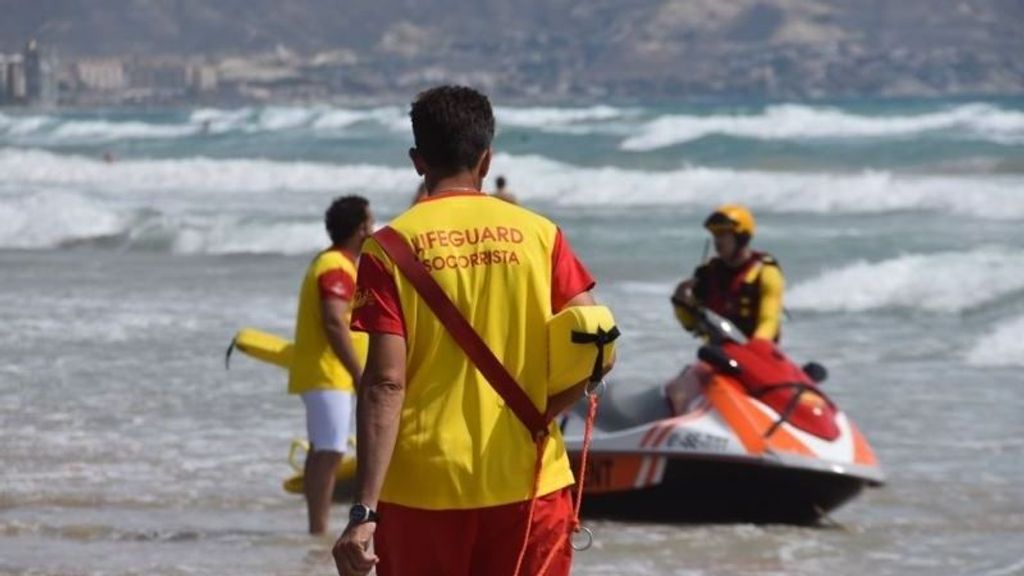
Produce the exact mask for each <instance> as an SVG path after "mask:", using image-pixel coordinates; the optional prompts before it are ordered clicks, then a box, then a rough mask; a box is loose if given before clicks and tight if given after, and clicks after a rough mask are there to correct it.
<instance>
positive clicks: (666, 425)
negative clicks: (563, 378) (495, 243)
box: [561, 308, 885, 524]
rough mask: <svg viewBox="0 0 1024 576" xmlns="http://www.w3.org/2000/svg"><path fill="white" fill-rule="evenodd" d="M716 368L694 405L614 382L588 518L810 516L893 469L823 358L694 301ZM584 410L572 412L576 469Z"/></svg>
mask: <svg viewBox="0 0 1024 576" xmlns="http://www.w3.org/2000/svg"><path fill="white" fill-rule="evenodd" d="M693 312H694V315H695V317H696V318H697V319H698V332H699V333H700V335H702V336H704V338H705V339H706V344H705V345H703V346H702V347H701V348H700V349H699V351H698V358H699V359H700V360H701V361H702V362H704V363H706V364H707V365H709V366H710V374H711V375H710V378H708V379H706V380H705V381H704V383H703V384H702V386H701V390H700V393H699V395H698V396H697V397H696V399H695V400H694V401H693V402H691V403H689V404H688V408H689V409H688V410H687V411H686V412H685V413H683V414H680V415H673V414H672V412H671V408H670V404H669V403H668V402H667V399H666V397H665V396H664V393H663V387H662V386H660V385H659V386H656V387H654V388H647V389H644V390H639V391H633V392H629V391H623V390H621V389H619V388H617V387H616V386H614V385H612V386H608V387H607V388H606V392H605V394H604V397H603V398H601V400H600V407H599V410H598V416H597V418H596V421H595V423H594V431H593V438H592V442H591V445H590V451H589V457H588V462H587V468H586V473H585V477H584V478H583V479H582V480H583V504H582V510H581V512H582V514H583V515H584V516H585V517H587V516H589V517H598V518H614V519H622V520H641V521H665V522H753V523H791V524H811V523H816V522H818V521H820V520H821V519H822V518H823V517H826V516H827V514H828V513H829V512H831V511H832V510H834V509H836V508H838V507H839V506H841V505H843V504H844V503H846V502H848V501H849V500H850V499H852V498H854V497H855V496H857V495H858V494H860V492H861V491H862V490H864V488H866V487H878V486H882V485H883V484H884V482H885V475H884V473H883V472H882V469H881V467H880V466H879V463H878V460H877V458H876V457H875V454H874V451H873V450H872V448H871V445H870V444H868V442H867V440H866V439H865V437H864V435H863V434H862V433H861V432H860V430H859V429H858V428H857V426H856V425H855V424H854V423H853V421H852V420H851V419H850V417H849V416H848V415H847V414H846V413H844V412H843V411H842V410H840V409H839V407H838V406H836V404H835V403H834V402H833V401H832V400H831V399H830V398H829V397H828V396H827V395H826V394H825V393H824V392H823V391H822V390H821V386H820V383H821V381H823V380H824V379H825V377H826V376H827V372H826V370H825V369H824V367H822V366H821V365H820V364H816V363H810V364H808V365H807V366H804V367H800V366H797V365H796V364H795V363H793V361H792V360H790V359H789V358H788V357H786V356H785V355H784V354H783V353H782V351H781V350H779V349H778V347H777V346H776V345H775V344H774V343H772V342H769V341H765V340H748V339H747V338H746V337H745V336H744V335H743V334H742V333H741V332H740V331H739V329H737V328H736V326H735V325H733V324H732V323H731V322H729V321H728V320H726V319H725V318H722V317H721V316H718V315H717V314H715V313H714V312H712V311H710V310H707V309H703V308H694V310H693ZM585 416H586V410H585V408H584V407H583V406H580V405H578V406H577V407H576V408H575V409H574V410H573V411H571V412H570V413H569V414H568V415H567V416H565V417H563V421H562V423H561V424H562V427H563V432H564V435H565V442H566V448H567V449H568V451H569V454H570V457H571V458H572V460H573V469H574V470H578V469H579V467H578V465H579V458H580V454H581V451H582V447H583V446H582V445H583V430H584V421H585Z"/></svg>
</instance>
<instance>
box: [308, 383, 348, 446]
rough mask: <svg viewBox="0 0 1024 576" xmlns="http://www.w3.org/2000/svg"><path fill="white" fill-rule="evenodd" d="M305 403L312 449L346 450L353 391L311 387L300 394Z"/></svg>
mask: <svg viewBox="0 0 1024 576" xmlns="http://www.w3.org/2000/svg"><path fill="white" fill-rule="evenodd" d="M302 403H303V404H305V405H306V433H307V434H308V435H309V443H310V444H311V445H312V447H311V448H310V449H311V450H312V451H314V452H340V453H342V454H344V453H345V448H346V446H347V445H348V434H349V425H350V424H351V422H352V393H351V392H342V391H341V390H312V391H309V392H306V393H305V394H303V395H302Z"/></svg>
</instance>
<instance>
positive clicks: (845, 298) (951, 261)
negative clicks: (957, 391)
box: [786, 246, 1024, 313]
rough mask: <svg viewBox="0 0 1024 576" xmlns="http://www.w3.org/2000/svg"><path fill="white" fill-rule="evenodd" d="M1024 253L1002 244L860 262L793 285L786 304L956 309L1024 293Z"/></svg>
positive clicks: (846, 308)
mask: <svg viewBox="0 0 1024 576" xmlns="http://www.w3.org/2000/svg"><path fill="white" fill-rule="evenodd" d="M1022 267H1024V254H1022V253H1021V252H1020V251H1015V250H1010V249H1007V248H1002V247H994V246H989V247H982V248H978V249H976V250H972V251H967V252H940V253H935V254H909V255H905V256H900V257H898V258H893V259H890V260H883V261H881V262H867V261H858V262H854V263H852V264H848V265H846V266H843V267H841V268H838V269H835V270H829V271H826V272H824V273H823V274H821V275H820V276H818V277H816V278H812V279H810V280H807V281H805V282H801V283H799V284H797V285H796V286H795V287H794V288H793V289H792V290H790V291H789V292H788V293H787V295H786V304H787V306H790V307H792V308H793V309H797V310H812V311H821V312H862V311H867V310H880V309H897V308H902V309H913V310H924V311H933V312H946V313H956V312H963V311H966V310H971V309H975V308H978V307H980V306H982V305H984V304H986V303H990V302H993V301H995V300H998V299H1001V298H1006V297H1013V295H1015V294H1017V293H1022V294H1024V275H1022V274H1021V273H1020V271H1021V269H1022Z"/></svg>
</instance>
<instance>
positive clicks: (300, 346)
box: [288, 248, 365, 394]
mask: <svg viewBox="0 0 1024 576" xmlns="http://www.w3.org/2000/svg"><path fill="white" fill-rule="evenodd" d="M355 287H356V265H355V262H354V259H353V258H352V257H351V256H349V255H348V254H346V253H345V252H344V251H343V250H341V249H339V248H329V249H327V250H324V251H323V252H321V253H319V254H317V256H316V258H314V259H313V262H311V263H310V265H309V268H308V269H307V270H306V275H305V277H303V279H302V288H301V290H300V292H299V310H298V314H297V315H296V318H295V348H294V350H295V351H294V355H293V357H292V364H291V369H290V370H289V371H288V393H289V394H302V393H304V392H309V391H310V390H345V391H351V390H354V389H355V386H354V383H353V381H352V375H351V374H349V373H348V370H345V367H344V366H343V365H342V363H341V360H338V357H337V356H336V355H335V354H334V350H332V349H331V346H330V344H329V343H328V342H327V333H326V331H325V330H324V319H323V313H322V312H321V302H322V301H323V300H325V299H329V298H338V299H340V300H346V301H350V300H352V296H353V294H354V293H355ZM351 316H352V313H351V311H349V314H348V317H347V318H345V321H346V322H348V321H349V319H350V318H351ZM361 337H362V338H365V336H362V335H361ZM353 344H355V342H353ZM356 348H357V350H358V348H359V346H357V347H356ZM363 348H364V349H365V346H363Z"/></svg>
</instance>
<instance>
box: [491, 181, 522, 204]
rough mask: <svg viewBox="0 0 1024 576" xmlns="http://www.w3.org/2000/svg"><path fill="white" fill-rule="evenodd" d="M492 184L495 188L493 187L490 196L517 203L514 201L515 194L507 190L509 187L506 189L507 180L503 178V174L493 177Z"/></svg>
mask: <svg viewBox="0 0 1024 576" xmlns="http://www.w3.org/2000/svg"><path fill="white" fill-rule="evenodd" d="M494 186H495V189H494V193H493V194H492V196H494V197H495V198H501V199H502V200H504V201H505V202H511V203H513V204H518V202H517V201H516V197H515V194H512V192H510V191H509V189H508V181H507V180H505V177H504V176H498V177H497V178H495V179H494Z"/></svg>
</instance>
